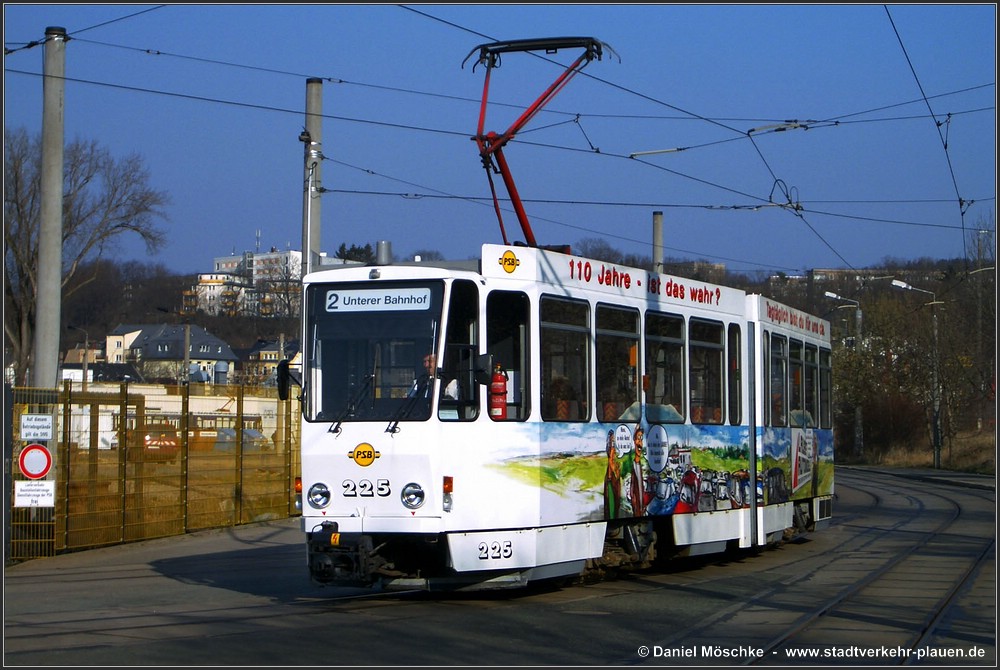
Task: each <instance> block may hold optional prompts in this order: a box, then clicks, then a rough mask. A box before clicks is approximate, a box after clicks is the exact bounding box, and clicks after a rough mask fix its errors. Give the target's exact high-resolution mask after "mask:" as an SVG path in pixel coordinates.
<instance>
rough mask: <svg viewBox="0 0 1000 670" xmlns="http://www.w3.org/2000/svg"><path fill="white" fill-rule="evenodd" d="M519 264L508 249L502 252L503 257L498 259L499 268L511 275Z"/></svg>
mask: <svg viewBox="0 0 1000 670" xmlns="http://www.w3.org/2000/svg"><path fill="white" fill-rule="evenodd" d="M520 264H521V261H519V260H517V256H515V255H514V252H513V251H510V250H509V249H508V250H507V251H505V252H503V256H501V257H500V267H502V268H503V271H504V272H506V273H507V274H510V273H512V272H513V271H514V270H516V269H517V266H518V265H520Z"/></svg>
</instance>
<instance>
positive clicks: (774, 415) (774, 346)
mask: <svg viewBox="0 0 1000 670" xmlns="http://www.w3.org/2000/svg"><path fill="white" fill-rule="evenodd" d="M787 352H788V341H787V340H786V339H785V338H784V337H783V336H781V335H772V336H771V342H770V359H771V363H770V375H769V378H768V382H769V383H768V387H767V397H768V398H769V400H770V402H769V405H768V409H769V412H770V414H769V421H768V425H771V426H784V425H787V422H788V419H787V412H786V410H787V405H786V403H787V397H786V394H785V382H786V381H787V377H788V375H787V370H788V367H787V366H788V359H787Z"/></svg>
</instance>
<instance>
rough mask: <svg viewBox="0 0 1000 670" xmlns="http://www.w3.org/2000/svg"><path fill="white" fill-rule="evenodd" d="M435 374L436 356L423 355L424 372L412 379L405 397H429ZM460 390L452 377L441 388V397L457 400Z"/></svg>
mask: <svg viewBox="0 0 1000 670" xmlns="http://www.w3.org/2000/svg"><path fill="white" fill-rule="evenodd" d="M437 374H438V370H437V356H436V355H434V354H427V355H425V356H424V374H422V375H420V376H418V377H417V378H416V379H414V380H413V386H411V387H410V391H409V393H407V396H406V397H408V398H412V397H414V396H422V397H424V398H426V397H429V395H430V392H431V387H432V386H433V385H434V377H435V376H437ZM461 391H462V389H461V387H460V386H459V383H458V379H452V380H451V381H449V382H448V383H447V384H445V385H444V387H443V388H442V390H441V397H442V398H448V399H450V400H459V399H460V398H461V397H462V393H461Z"/></svg>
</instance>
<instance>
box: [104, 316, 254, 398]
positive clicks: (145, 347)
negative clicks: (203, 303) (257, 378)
mask: <svg viewBox="0 0 1000 670" xmlns="http://www.w3.org/2000/svg"><path fill="white" fill-rule="evenodd" d="M185 344H186V345H187V346H186V348H185ZM105 351H106V352H107V361H108V362H109V363H126V362H128V363H132V364H133V365H135V367H136V369H137V370H139V372H140V373H141V374H142V376H143V377H144V378H145V380H146V381H147V382H153V381H160V382H161V383H180V382H183V381H185V380H187V381H194V382H214V383H217V384H218V383H221V384H225V383H227V382H228V379H229V376H230V375H231V374H232V372H233V369H234V367H235V363H236V361H237V357H236V354H234V353H233V350H232V348H230V346H229V345H228V344H226V343H225V342H224V341H222V340H221V339H219V338H218V337H216V336H215V335H212V334H211V333H209V332H208V331H206V330H205V329H204V328H202V327H201V326H194V325H188V324H156V325H129V324H122V325H119V326H117V327H116V328H115V329H114V330H112V331H111V332H110V333H109V334H108V336H107V338H106V349H105ZM185 362H187V364H188V373H187V375H185V374H184V364H185Z"/></svg>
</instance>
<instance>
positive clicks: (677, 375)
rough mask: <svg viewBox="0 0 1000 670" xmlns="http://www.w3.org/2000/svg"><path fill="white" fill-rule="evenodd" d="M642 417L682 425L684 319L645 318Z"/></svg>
mask: <svg viewBox="0 0 1000 670" xmlns="http://www.w3.org/2000/svg"><path fill="white" fill-rule="evenodd" d="M645 366H646V367H645V369H646V376H647V377H648V379H649V388H648V389H647V390H646V417H647V418H648V419H649V421H650V422H651V423H683V421H684V417H685V409H684V371H685V368H686V366H685V365H684V317H682V316H678V315H675V314H660V313H657V312H648V313H647V314H646V361H645Z"/></svg>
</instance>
